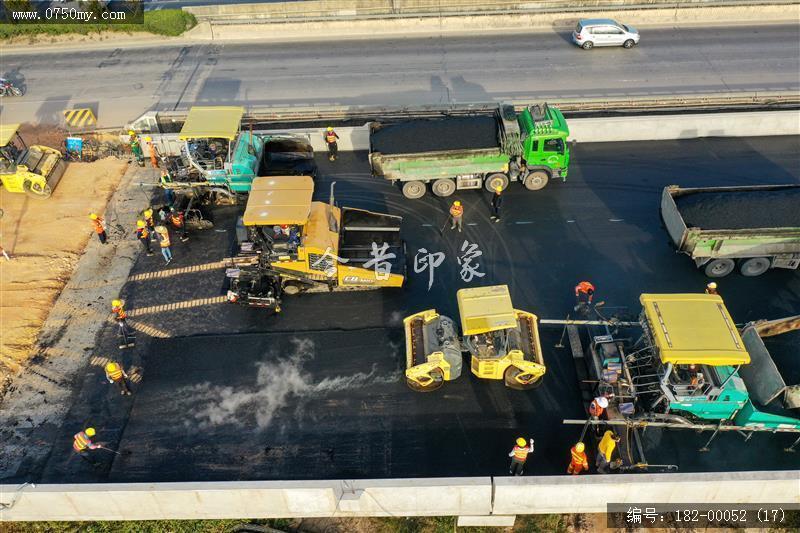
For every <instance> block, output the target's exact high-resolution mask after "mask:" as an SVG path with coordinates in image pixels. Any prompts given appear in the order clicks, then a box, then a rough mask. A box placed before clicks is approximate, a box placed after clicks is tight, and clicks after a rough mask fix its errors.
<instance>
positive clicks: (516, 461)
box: [508, 437, 533, 476]
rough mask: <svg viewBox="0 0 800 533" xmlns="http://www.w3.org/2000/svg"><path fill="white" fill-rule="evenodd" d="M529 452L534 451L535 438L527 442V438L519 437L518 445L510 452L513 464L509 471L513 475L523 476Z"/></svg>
mask: <svg viewBox="0 0 800 533" xmlns="http://www.w3.org/2000/svg"><path fill="white" fill-rule="evenodd" d="M529 453H533V439H530V444H527V443H526V442H525V439H523V438H522V437H520V438H518V439H517V442H516V445H515V446H514V448H513V449H512V450H511V451H510V452H509V454H508V456H509V457H511V466H510V467H509V468H508V473H509V474H511V475H512V476H521V475H522V470H523V468H524V467H525V461H527V460H528V454H529Z"/></svg>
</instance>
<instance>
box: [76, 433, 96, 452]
mask: <svg viewBox="0 0 800 533" xmlns="http://www.w3.org/2000/svg"><path fill="white" fill-rule="evenodd" d="M91 444H92V439H90V438H89V435H87V434H86V433H85V432H84V431H81V432H80V433H76V434H75V440H74V441H73V443H72V449H73V450H75V451H76V452H82V451H83V450H85V449H87V448H88V447H89V446H91Z"/></svg>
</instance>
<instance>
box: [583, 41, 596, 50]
mask: <svg viewBox="0 0 800 533" xmlns="http://www.w3.org/2000/svg"><path fill="white" fill-rule="evenodd" d="M581 48H583V49H584V50H591V49H592V48H594V43H593V42H592V41H586V42H585V43H583V45H582V46H581Z"/></svg>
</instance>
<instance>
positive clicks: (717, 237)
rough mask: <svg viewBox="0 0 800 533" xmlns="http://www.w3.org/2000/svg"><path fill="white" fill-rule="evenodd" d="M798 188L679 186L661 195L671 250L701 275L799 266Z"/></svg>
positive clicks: (752, 273)
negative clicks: (691, 262)
mask: <svg viewBox="0 0 800 533" xmlns="http://www.w3.org/2000/svg"><path fill="white" fill-rule="evenodd" d="M798 206H800V185H797V184H789V185H753V186H740V187H705V188H687V189H684V188H681V187H678V186H677V185H671V186H669V187H666V188H665V189H664V192H663V194H662V196H661V218H662V219H663V220H664V225H665V226H666V229H667V232H668V233H669V235H670V237H671V238H672V242H673V243H674V244H675V247H676V248H677V250H678V251H679V252H681V253H685V254H686V255H688V256H690V257H691V258H692V259H694V262H695V264H696V265H697V267H698V268H700V267H703V268H704V269H705V273H706V275H707V276H709V277H712V278H721V277H723V276H727V275H728V274H730V273H731V272H733V270H734V269H735V268H736V267H737V265H738V268H739V272H741V274H742V275H744V276H759V275H761V274H763V273H764V272H766V271H767V270H769V269H770V268H790V269H795V268H797V267H798V266H800V216H798Z"/></svg>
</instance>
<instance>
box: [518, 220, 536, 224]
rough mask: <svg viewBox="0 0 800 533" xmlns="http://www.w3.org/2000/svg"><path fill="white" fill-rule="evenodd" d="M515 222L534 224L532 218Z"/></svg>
mask: <svg viewBox="0 0 800 533" xmlns="http://www.w3.org/2000/svg"><path fill="white" fill-rule="evenodd" d="M514 224H533V222H531V221H530V220H520V221H519V222H514Z"/></svg>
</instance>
